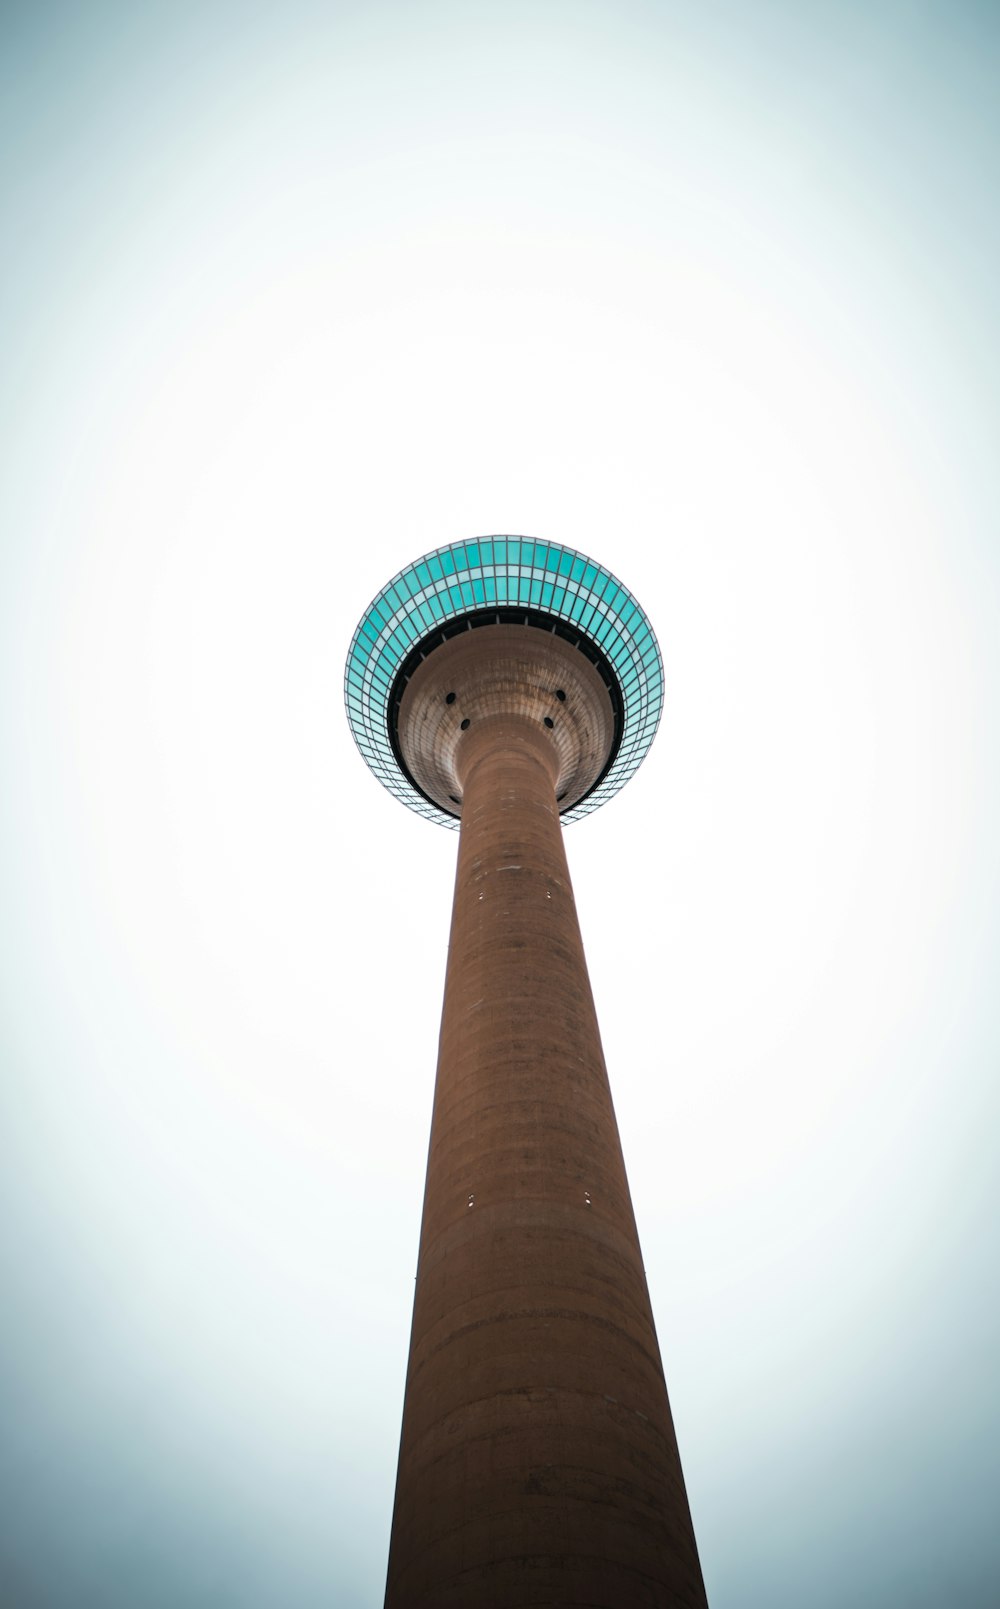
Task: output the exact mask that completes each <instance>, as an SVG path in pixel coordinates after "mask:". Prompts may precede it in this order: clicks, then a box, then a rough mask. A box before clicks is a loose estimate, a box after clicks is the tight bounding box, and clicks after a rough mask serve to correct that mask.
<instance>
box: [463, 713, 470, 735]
mask: <svg viewBox="0 0 1000 1609" xmlns="http://www.w3.org/2000/svg"><path fill="white" fill-rule="evenodd" d="M471 724H472V723H471V721H470V720H469V717H468V716H466V717H465V720H464V721H463V722H462V731H463V732H467V731H468V730H469V727H470V726H471Z"/></svg>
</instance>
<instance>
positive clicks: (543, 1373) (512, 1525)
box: [386, 626, 706, 1609]
mask: <svg viewBox="0 0 1000 1609" xmlns="http://www.w3.org/2000/svg"><path fill="white" fill-rule="evenodd" d="M510 630H513V631H515V632H519V633H520V636H519V638H517V639H516V638H514V637H511V638H508V639H507V642H508V645H509V646H510V647H511V651H512V653H513V654H514V655H515V657H516V656H517V655H520V656H521V664H520V667H519V669H518V670H517V672H516V674H510V673H509V672H510V670H511V663H510V657H509V655H507V651H506V649H504V650H503V651H502V652H501V656H500V657H501V659H502V660H503V661H504V663H505V664H506V666H507V670H506V671H505V672H504V675H503V676H502V677H501V678H500V683H498V684H497V685H496V686H494V687H493V688H492V690H490V689H485V690H483V688H482V687H480V691H479V692H478V693H477V694H476V697H477V698H478V700H479V703H478V705H476V706H475V708H476V709H477V711H478V714H477V718H475V719H473V718H472V716H470V715H469V714H468V713H466V714H463V715H461V720H459V721H457V722H453V723H452V724H447V722H448V721H450V717H451V715H452V714H454V713H455V711H454V705H457V704H458V702H459V697H458V695H459V692H460V689H458V688H457V687H456V688H453V687H451V686H450V685H449V686H448V687H447V688H446V687H445V685H444V684H445V682H450V681H451V680H452V671H453V667H454V666H457V665H459V663H460V661H461V658H462V656H463V655H464V656H474V655H475V653H476V644H475V641H474V639H480V640H481V643H482V646H481V648H480V649H479V650H478V652H479V654H480V656H483V655H485V656H486V657H487V658H488V657H489V655H490V654H491V653H493V654H494V658H495V657H496V654H495V649H496V648H497V647H498V646H499V645H497V644H494V645H493V647H491V646H490V644H489V643H488V640H487V639H488V636H489V634H490V631H493V632H494V633H496V632H505V631H510ZM528 636H530V637H532V638H535V639H537V638H539V637H541V636H543V634H541V633H538V632H536V631H530V630H527V631H525V630H521V629H520V628H509V627H503V626H500V627H496V628H481V629H479V630H477V631H475V632H470V633H468V634H466V636H465V637H463V638H462V639H460V640H459V647H458V648H456V647H454V645H453V643H446V644H444V645H443V646H442V647H441V648H439V649H436V650H435V651H434V652H433V653H432V654H431V655H430V656H429V657H428V659H427V661H426V664H425V665H422V666H421V667H420V670H419V671H418V673H417V674H416V675H415V676H414V677H413V679H412V681H411V683H410V685H409V686H408V687H407V691H406V694H405V696H404V699H403V703H402V707H401V712H400V739H401V744H402V748H403V752H404V754H406V753H407V744H408V743H409V745H410V749H409V752H410V753H411V755H412V754H416V753H417V752H418V751H419V753H421V754H423V755H425V756H426V755H428V754H430V755H433V754H434V753H435V752H436V750H435V745H436V744H437V750H439V751H441V752H443V753H446V763H447V767H448V768H449V769H448V777H449V778H450V780H451V781H452V782H454V784H456V788H455V792H456V794H457V797H458V798H460V799H461V837H460V843H459V856H458V871H457V877H456V883H455V896H454V908H453V916H452V927H451V940H450V947H449V956H448V968H447V977H446V985H445V999H444V1009H443V1016H442V1025H441V1040H440V1049H439V1060H438V1071H437V1083H436V1089H435V1097H434V1114H433V1121H432V1129H431V1140H430V1151H429V1156H428V1166H427V1182H426V1193H425V1199H424V1212H423V1223H422V1229H421V1237H420V1252H419V1262H418V1272H417V1282H416V1294H415V1301H414V1314H413V1329H412V1336H411V1346H410V1357H409V1366H408V1371H407V1381H406V1398H405V1407H404V1415H403V1429H402V1440H401V1447H400V1458H399V1471H398V1478H397V1489H396V1504H395V1512H394V1516H393V1529H392V1542H391V1549H390V1559H389V1575H388V1585H387V1591H386V1605H387V1609H515V1606H518V1609H527V1606H529V1605H538V1606H541V1605H552V1606H554V1605H566V1606H569V1605H582V1604H586V1605H588V1606H593V1609H638V1606H645V1605H648V1606H650V1609H652V1606H654V1605H655V1606H658V1609H662V1606H667V1605H669V1606H676V1609H705V1604H706V1599H705V1592H704V1586H703V1584H702V1577H701V1570H700V1566H699V1562H698V1554H697V1549H696V1545H695V1539H694V1533H693V1529H692V1525H691V1518H690V1513H689V1509H688V1503H687V1496H686V1493H685V1488H684V1480H683V1475H682V1472H681V1466H680V1459H679V1455H678V1451H677V1443H676V1439H675V1436H674V1430H673V1423H672V1420H671V1414H670V1408H669V1404H668V1400H667V1392H666V1386H665V1383H664V1377H663V1370H662V1366H661V1363H660V1355H659V1349H658V1345H657V1339H656V1333H655V1328H654V1324H653V1318H652V1313H651V1309H650V1303H649V1296H648V1292H647V1289H646V1281H645V1275H644V1272H643V1266H642V1256H641V1252H640V1249H639V1242H638V1236H637V1233H636V1227H635V1221H634V1217H633V1213H632V1205H631V1200H630V1197H629V1190H628V1182H627V1179H626V1175H625V1167H624V1163H623V1159H622V1153H621V1146H620V1143H619V1138H618V1129H617V1124H616V1121H615V1115H614V1109H613V1105H612V1101H611V1093H610V1089H609V1086H608V1079H607V1073H606V1069H605V1064H604V1058H603V1053H602V1050H601V1041H600V1034H599V1030H598V1025H597V1018H596V1015H595V1011H594V1004H593V999H592V996H591V990H590V983H589V979H588V976H587V966H586V961H585V958H584V952H583V945H582V941H581V937H580V931H579V925H578V922H577V915H576V907H575V903H574V899H573V891H572V886H571V883H570V877H569V870H568V867H567V863H566V856H565V851H564V846H563V836H562V830H561V826H560V822H559V805H558V803H557V797H556V793H557V787H558V788H560V789H561V788H562V787H563V785H564V784H566V782H567V778H568V777H576V783H575V784H571V785H576V786H578V787H579V788H580V789H581V790H582V789H583V788H584V787H585V786H586V783H585V782H584V781H583V780H581V778H582V776H583V772H582V771H581V770H580V767H581V766H582V767H583V771H586V772H587V774H588V775H590V773H592V776H593V777H596V776H597V775H598V774H599V771H600V767H601V765H602V764H603V763H604V758H605V757H606V755H605V752H604V750H602V745H604V746H606V745H607V744H608V743H609V742H610V735H609V734H610V730H611V728H610V723H609V721H608V720H607V718H606V710H605V705H606V703H607V691H606V689H605V688H604V687H603V685H602V684H600V678H599V677H598V676H597V674H596V672H594V671H593V667H592V666H591V665H590V664H589V663H587V662H586V661H585V660H584V659H583V656H582V655H577V659H578V660H579V664H577V663H575V662H574V661H573V660H572V659H570V660H565V656H567V655H574V654H576V653H577V651H576V650H575V649H573V648H572V647H569V646H567V645H566V644H560V646H559V648H558V650H556V649H553V648H551V646H550V645H547V644H542V645H541V648H540V650H539V654H540V657H539V658H538V659H537V660H536V659H534V658H533V657H532V654H531V652H530V651H529V649H530V647H531V645H530V644H529V643H528V642H527V640H526V638H527V637H528ZM542 650H544V652H543V651H542ZM550 652H551V653H557V654H558V655H560V656H563V659H564V660H565V663H563V664H561V665H560V666H559V667H558V674H557V680H556V683H555V686H554V687H553V686H552V685H551V682H552V676H553V674H555V673H556V666H555V665H554V663H553V662H552V660H551V659H549V658H547V657H546V656H547V655H548V654H549V653H550ZM439 654H440V655H441V656H442V657H441V658H440V659H438V655H439ZM449 655H451V656H452V663H451V664H449V663H448V660H449ZM435 661H436V663H435ZM483 663H485V660H483ZM471 665H472V658H471V657H469V658H468V667H471ZM567 666H568V669H567ZM581 666H582V667H583V668H582V669H581ZM569 671H573V672H577V671H579V677H578V680H577V681H574V682H572V684H571V685H572V686H573V688H574V689H575V691H574V694H573V698H574V702H576V701H577V700H579V703H580V707H579V708H578V709H577V710H576V712H575V713H574V712H573V711H572V710H570V708H569V705H570V698H569V694H568V689H567V688H566V687H565V686H564V685H563V684H564V682H566V681H568V680H569ZM539 689H540V690H541V691H540V692H539ZM556 690H562V691H564V692H567V698H566V700H565V719H566V721H567V723H569V722H574V723H575V727H574V730H575V731H576V733H577V735H576V737H574V739H573V744H572V745H571V744H569V742H568V740H566V739H565V734H563V741H562V744H560V739H559V736H558V733H557V727H556V718H557V714H558V710H557V711H556V713H553V714H552V715H550V716H548V719H549V720H551V722H552V724H551V726H550V725H547V724H546V714H545V713H542V711H543V704H544V699H551V698H553V697H554V694H555V691H556ZM452 691H454V692H456V698H455V700H454V703H453V704H452V705H449V704H447V703H446V702H445V700H446V699H447V694H448V693H449V692H452ZM543 695H544V697H543ZM588 700H590V704H588V703H587V701H588ZM557 703H558V705H559V708H562V707H563V703H562V701H557ZM438 704H439V705H440V710H441V712H442V715H441V720H442V722H443V723H445V725H444V726H443V727H442V728H441V729H443V730H446V733H447V742H444V743H443V742H442V741H439V739H440V731H439V733H438V737H435V736H434V733H433V732H432V731H431V727H432V726H433V721H432V719H431V717H430V716H429V715H428V710H429V709H432V708H433V707H434V706H435V705H438ZM472 707H473V706H472V705H471V704H470V708H472ZM548 708H549V705H548V704H544V709H545V710H546V711H547V710H548ZM459 713H460V712H459ZM462 721H465V722H467V725H466V726H465V727H464V728H463V726H462V724H461V723H462ZM418 737H419V741H418ZM571 750H572V752H571ZM581 755H582V756H583V759H581V758H580V756H581ZM425 781H426V778H425V780H424V781H422V782H421V786H422V787H423V786H424V785H425ZM428 791H429V790H428ZM447 791H448V792H449V794H450V793H451V792H452V789H451V788H450V787H449V789H448V790H447ZM431 796H432V797H433V794H432V795H431Z"/></svg>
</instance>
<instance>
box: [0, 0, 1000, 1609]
mask: <svg viewBox="0 0 1000 1609" xmlns="http://www.w3.org/2000/svg"><path fill="white" fill-rule="evenodd" d="M998 32H1000V28H998V22H997V14H996V12H995V11H994V10H993V8H992V7H990V6H989V5H983V6H976V5H972V4H968V3H966V4H952V5H948V6H945V5H943V4H941V5H935V4H916V3H914V4H901V3H900V4H889V3H883V4H876V5H863V6H862V5H858V6H854V5H850V4H841V5H830V6H824V5H820V4H812V5H808V4H807V5H791V4H777V3H776V4H759V5H750V4H744V5H733V4H728V5H719V6H714V7H709V6H695V5H688V4H678V5H655V4H646V5H641V4H629V3H624V0H623V3H620V4H616V5H597V4H582V3H581V4H574V5H572V6H570V5H560V4H546V3H544V0H542V3H540V4H535V5H520V4H507V5H504V6H500V5H491V4H482V5H474V4H469V5H464V6H451V7H449V6H444V5H435V4H421V3H413V4H409V5H406V6H388V5H377V4H369V5H367V6H363V7H362V6H353V5H344V6H341V7H337V6H326V7H320V6H315V7H313V6H309V5H304V4H299V5H284V6H282V7H280V8H279V7H276V6H275V7H262V8H257V9H256V11H251V9H250V8H247V7H237V6H228V5H223V4H215V5H200V6H173V5H172V6H166V5H162V6H152V7H131V6H130V7H122V6H117V5H107V6H102V5H98V4H91V5H89V6H87V7H75V6H70V7H65V8H63V7H59V6H48V7H46V6H36V7H32V8H23V9H19V8H17V7H9V8H6V9H5V10H4V11H3V13H2V20H0V89H2V101H0V107H2V110H0V126H2V140H0V183H2V187H3V204H2V223H0V229H2V232H3V237H4V238H3V264H4V267H3V270H2V284H3V300H2V305H0V336H2V350H3V353H4V359H3V365H2V371H0V417H2V420H3V437H2V440H3V447H2V455H3V473H2V477H0V631H2V641H0V675H2V682H0V776H2V778H3V787H2V793H0V827H2V848H0V855H2V860H0V866H2V879H3V881H2V888H3V894H2V910H0V973H2V975H0V1006H2V1018H0V1055H2V1068H3V1101H4V1116H3V1134H4V1150H5V1152H6V1153H7V1159H6V1165H5V1173H6V1180H5V1184H4V1186H3V1190H4V1193H5V1195H6V1198H7V1199H6V1200H5V1201H4V1203H3V1206H2V1213H0V1225H2V1227H0V1256H2V1259H3V1270H4V1271H3V1289H4V1291H5V1292H6V1296H5V1303H4V1306H5V1316H4V1320H3V1324H2V1329H0V1359H2V1366H3V1389H4V1392H5V1395H6V1397H7V1405H6V1407H5V1409H4V1420H5V1425H6V1432H5V1436H4V1442H3V1447H2V1450H0V1481H2V1484H3V1503H2V1512H3V1514H4V1519H3V1521H2V1522H0V1572H2V1575H0V1580H2V1583H3V1588H4V1590H3V1592H0V1600H2V1601H3V1602H4V1603H7V1602H9V1603H11V1604H12V1605H15V1606H16V1609H29V1606H31V1609H35V1606H39V1609H63V1606H66V1609H69V1606H71V1605H72V1606H73V1609H90V1606H94V1609H118V1606H119V1605H120V1606H122V1609H125V1606H128V1609H178V1606H181V1605H183V1606H184V1609H202V1606H206V1609H207V1606H208V1605H211V1606H212V1609H228V1606H230V1605H232V1606H233V1609H279V1606H280V1609H285V1606H287V1605H291V1604H294V1605H295V1606H296V1609H312V1606H317V1609H318V1606H319V1605H320V1604H323V1605H330V1604H336V1605H338V1606H341V1605H343V1606H345V1609H354V1606H359V1609H360V1606H367V1605H375V1604H377V1603H380V1602H381V1593H382V1587H383V1581H384V1568H385V1555H386V1548H387V1539H388V1526H389V1519H390V1512H391V1502H392V1486H393V1480H394V1476H395V1459H396V1448H397V1438H398V1429H399V1418H400V1410H401V1403H402V1388H403V1371H404V1365H405V1353H406V1344H407V1338H408V1328H409V1317H410V1303H411V1300H412V1284H413V1268H414V1262H415V1254H416V1240H417V1232H418V1225H419V1211H420V1198H421V1193H422V1185H423V1169H424V1162H425V1149H426V1135H427V1127H428V1122H429V1115H430V1101H431V1090H432V1081H433V1072H434V1058H435V1049H436V1036H437V1022H438V1014H439V1008H440V996H441V986H442V981H443V969H444V958H445V949H446V943H447V924H448V914H449V903H450V895H451V880H452V875H453V866H454V855H455V850H456V847H457V839H456V838H455V837H454V835H452V834H448V833H445V832H441V831H440V830H435V829H433V828H431V827H429V826H427V825H425V824H424V823H423V822H421V821H420V820H419V819H418V818H417V817H415V816H412V815H410V814H408V813H407V812H405V811H403V810H402V809H401V808H400V807H399V805H398V804H396V803H395V802H394V801H393V800H392V799H390V798H389V796H388V795H387V794H385V793H383V792H382V790H381V789H380V788H379V787H378V786H377V784H376V783H375V782H374V780H373V779H372V778H371V777H370V776H369V774H368V773H367V772H366V770H365V768H364V766H363V764H362V762H361V760H360V758H359V756H358V755H357V753H356V751H355V750H354V747H353V744H352V742H351V739H350V736H349V733H348V730H347V726H346V721H345V718H344V714H343V706H342V695H341V683H342V675H343V662H344V658H345V654H346V650H347V645H348V642H349V640H350V636H351V633H352V631H353V628H354V626H355V624H356V622H357V620H358V618H359V617H360V615H361V613H362V611H363V609H364V607H365V605H366V604H367V603H368V601H369V599H370V598H371V596H372V595H373V594H374V593H375V592H376V591H377V590H378V589H379V588H380V587H381V585H382V584H383V583H384V582H385V581H386V580H387V579H388V578H389V577H390V575H392V574H393V573H394V572H395V571H396V570H397V569H399V568H400V567H401V566H402V565H404V564H405V563H406V562H408V561H409V560H411V559H413V558H416V557H417V556H418V555H419V554H421V553H422V552H424V551H425V550H427V549H428V548H431V547H434V546H437V545H439V544H441V543H443V542H448V541H454V540H458V539H460V538H463V537H468V536H475V535H481V534H487V533H491V532H515V533H517V532H524V533H527V534H530V535H534V536H539V537H545V538H550V539H553V540H555V541H559V542H564V543H567V544H570V545H572V546H574V547H578V548H581V549H583V550H584V551H586V552H589V553H591V554H593V556H594V557H595V558H597V559H598V560H599V561H600V562H601V563H602V564H605V565H607V566H608V567H610V568H611V569H613V570H614V571H615V572H616V573H617V574H618V575H620V577H621V578H622V580H623V581H624V582H625V583H626V585H628V586H629V587H630V588H631V589H632V590H633V591H634V592H635V594H636V596H637V597H638V598H639V600H640V602H641V603H642V604H643V606H644V607H645V608H646V609H647V610H648V612H649V614H650V616H651V618H652V620H653V623H654V625H655V627H656V629H657V632H658V635H659V637H660V641H661V646H662V649H663V655H664V661H665V666H666V673H667V705H666V711H665V715H664V719H663V722H662V725H661V728H660V733H659V736H658V738H657V741H656V743H655V745H654V748H653V750H652V753H651V755H650V757H649V759H648V760H647V762H646V763H645V765H644V766H643V768H642V770H641V771H640V772H639V774H638V775H637V777H636V778H635V780H634V781H633V782H632V783H631V784H630V785H629V787H628V788H627V789H626V790H625V791H624V792H623V793H622V795H621V796H620V797H619V798H618V799H617V800H615V801H614V802H613V803H612V804H611V805H610V806H609V807H608V808H607V809H606V810H604V811H602V812H600V813H599V814H598V815H596V816H595V817H593V818H591V819H590V820H588V821H586V822H584V823H581V824H579V825H578V826H575V827H573V828H571V829H569V831H568V834H567V838H568V849H569V854H570V862H571V867H572V870H573V874H574V879H575V884H576V889H577V898H578V904H579V907H580V914H581V920H582V923H583V928H584V936H585V940H586V942H587V947H588V954H589V958H590V962H591V972H592V979H593V983H594V990H595V994H596V997H597V1003H598V1010H599V1014H600V1017H601V1021H602V1027H603V1031H604V1037H605V1046H606V1050H607V1053H608V1061H609V1067H610V1072H611V1078H612V1085H613V1089H614V1092H615V1096H616V1101H617V1105H618V1111H619V1119H620V1123H621V1128H622V1135H623V1142H624V1146H625V1152H626V1159H627V1162H628V1165H629V1171H630V1178H631V1182H632V1188H633V1195H634V1198H635V1204H636V1211H637V1216H638V1220H639V1227H640V1233H641V1235H642V1240H643V1245H644V1250H645V1255H646V1263H647V1272H648V1275H649V1280H650V1286H651V1290H652V1295H653V1302H654V1309H655V1312H656V1317H657V1323H658V1327H659V1330H660V1339H661V1345H662V1348H663V1353H664V1360H665V1365H666V1370H667V1379H668V1385H669V1387H670V1392H671V1398H672V1402H673V1405H674V1411H675V1417H676V1419H677V1423H678V1431H679V1436H680V1442H681V1451H682V1456H683V1459H684V1463H685V1468H686V1471H687V1476H688V1485H689V1493H690V1497H691V1502H692V1508H693V1512H694V1519H695V1525H696V1529H697V1532H698V1536H699V1541H700V1544H701V1549H702V1555H703V1563H704V1568H705V1574H706V1580H707V1584H708V1588H709V1595H710V1599H711V1602H712V1605H713V1609H835V1606H836V1609H839V1606H841V1605H843V1604H844V1603H847V1602H849V1603H851V1604H852V1605H853V1606H854V1609H897V1606H899V1605H901V1604H906V1605H907V1606H908V1609H923V1606H927V1609H930V1606H935V1609H937V1606H940V1605H943V1604H950V1603H955V1604H959V1603H961V1604H962V1605H963V1609H987V1606H989V1605H993V1604H995V1602H996V1600H997V1593H998V1590H1000V1585H998V1584H1000V1543H998V1541H997V1538H996V1535H995V1530H996V1526H995V1517H996V1505H997V1492H998V1475H1000V1469H998V1454H997V1450H996V1449H997V1446H998V1436H1000V1422H998V1421H1000V1414H998V1398H997V1390H996V1354H997V1349H998V1347H1000V1334H998V1329H1000V1323H998V1306H1000V1304H998V1293H997V1244H996V1239H997V1237H996V1209H997V1197H998V1194H1000V1190H998V1183H997V1172H998V1169H997V1159H996V1124H997V1117H998V1112H997V1104H998V1102H997V1070H998V1069H997V1063H998V1037H1000V1036H998V1019H1000V1011H998V999H997V993H998V985H997V970H998V969H997V962H998V948H1000V947H998V938H1000V931H998V930H1000V921H998V908H997V892H998V882H1000V850H998V841H997V825H996V824H997V820H998V818H1000V745H998V713H1000V712H998V702H1000V701H998V691H1000V675H998V670H1000V665H998V649H997V594H998V588H997V581H998V564H1000V557H998V532H997V507H998V498H997V473H996V445H995V443H996V430H997V422H998V417H997V416H998V407H997V401H998V391H997V380H996V373H997V358H998V351H997V321H996V315H995V310H994V294H995V292H994V286H995V280H996V276H997V257H998V252H997V245H998V232H1000V226H998V222H997V207H996V187H997V181H998V164H997V153H998V121H1000V117H998V111H997V107H998V105H1000V100H998V89H1000V86H998V83H997V79H998V72H997V62H998Z"/></svg>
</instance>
